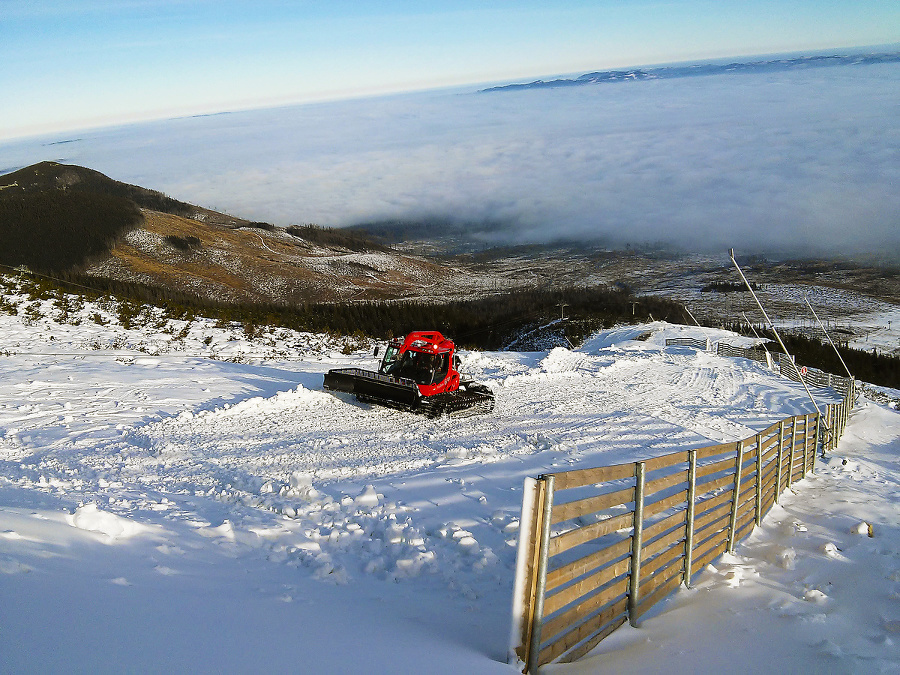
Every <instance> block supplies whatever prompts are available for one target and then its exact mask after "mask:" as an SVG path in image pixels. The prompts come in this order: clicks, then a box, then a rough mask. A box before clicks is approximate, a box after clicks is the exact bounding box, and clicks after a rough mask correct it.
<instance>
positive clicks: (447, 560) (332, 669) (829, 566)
mask: <svg viewBox="0 0 900 675" xmlns="http://www.w3.org/2000/svg"><path fill="white" fill-rule="evenodd" d="M6 300H7V302H9V303H11V304H14V305H17V307H18V310H19V311H18V313H17V314H16V315H10V314H0V607H2V608H3V609H2V612H0V654H2V655H3V656H2V659H0V671H2V672H16V673H21V672H35V673H36V672H42V673H45V672H122V671H131V672H248V671H263V672H314V673H347V672H371V673H422V672H428V673H444V672H446V673H460V672H468V673H492V672H497V673H513V672H516V669H515V668H514V667H513V666H510V665H507V664H506V663H505V660H506V650H507V642H508V634H509V623H510V604H511V592H512V582H513V574H514V564H515V543H516V538H517V535H518V531H517V529H518V528H517V525H518V517H519V509H520V505H521V494H522V493H521V488H522V483H523V479H524V477H526V476H533V475H536V474H538V473H541V472H545V471H553V470H565V469H569V468H576V467H586V466H596V465H602V464H609V463H616V462H621V461H628V460H633V459H637V458H647V457H651V456H654V455H657V454H663V453H666V452H671V451H672V450H673V449H674V448H676V447H699V446H703V445H709V444H711V443H718V442H721V441H723V440H731V439H736V438H743V437H746V436H747V435H749V434H750V433H751V430H754V429H761V428H764V427H766V426H768V425H769V424H770V423H771V422H773V421H774V420H776V419H780V418H782V417H785V416H787V415H791V414H796V413H799V412H809V411H810V410H811V403H810V402H809V400H808V399H807V398H806V396H805V394H804V392H803V391H802V389H801V388H799V387H798V386H797V385H796V384H794V383H792V382H790V381H788V380H783V379H780V378H778V377H776V376H775V375H773V374H772V373H770V372H768V371H766V370H765V369H764V368H763V367H762V366H761V365H760V364H757V363H755V362H750V361H745V360H742V359H725V358H719V357H717V356H714V355H712V354H707V353H703V352H698V351H697V350H694V349H690V348H685V347H665V346H664V345H665V338H666V337H672V336H675V335H679V336H684V335H692V336H696V337H705V335H702V334H701V333H700V331H699V329H690V328H686V327H682V326H672V325H669V324H665V323H661V322H657V323H652V324H646V325H642V326H631V327H620V328H616V329H612V330H610V331H606V332H604V333H602V334H599V335H596V336H594V337H593V338H591V339H590V340H588V341H587V342H586V343H585V344H584V345H583V346H582V347H580V348H579V349H577V350H571V351H570V350H564V349H555V350H553V351H551V352H543V353H516V352H504V353H481V352H477V353H476V352H472V353H466V354H464V355H463V369H464V370H466V371H468V372H469V373H471V374H472V375H474V376H475V377H476V378H477V379H479V380H481V381H483V382H485V383H487V384H489V385H490V386H491V387H492V388H493V389H494V390H495V392H496V393H497V407H496V410H495V412H494V413H493V414H492V415H489V416H482V417H471V418H463V419H452V420H451V419H446V418H444V419H438V420H431V419H426V418H421V417H418V416H414V415H411V414H407V413H402V412H398V411H393V410H387V409H383V408H374V407H371V406H368V405H363V404H360V403H358V402H356V401H355V400H353V399H352V398H351V397H347V396H344V395H333V394H330V393H327V392H324V391H323V390H322V375H323V373H324V372H325V371H327V370H328V369H329V368H332V367H336V366H347V365H360V366H364V367H370V366H372V365H373V364H374V361H373V360H372V358H371V357H370V356H369V355H368V354H369V352H368V351H361V352H357V353H354V354H349V355H345V354H343V353H342V350H341V349H340V345H339V344H337V343H336V342H335V341H334V340H329V339H326V338H325V337H323V336H314V335H305V334H298V333H293V332H290V331H282V330H280V329H279V330H276V331H261V332H260V334H258V335H255V336H254V337H252V338H249V337H247V335H246V334H245V332H244V331H243V330H242V329H241V328H239V327H231V326H226V327H217V326H216V325H215V324H214V322H212V321H206V320H203V319H195V320H193V321H191V322H189V323H188V322H184V321H167V320H165V319H163V318H162V317H161V316H159V315H158V314H152V313H148V314H147V315H145V317H143V318H142V319H141V320H140V321H139V322H138V323H140V324H141V326H140V327H135V328H131V329H128V330H126V329H125V328H123V327H122V326H121V325H120V324H119V323H118V321H117V319H116V312H115V311H114V309H115V308H114V307H111V306H110V305H109V304H107V305H104V306H96V305H92V304H90V303H88V304H86V305H84V306H83V307H81V308H77V307H76V308H75V309H71V308H70V311H69V312H68V316H67V317H63V316H62V315H63V312H62V310H61V309H60V308H59V306H56V307H55V306H54V305H53V304H52V303H51V302H50V301H44V302H42V303H40V302H38V303H37V304H35V302H36V301H31V300H28V299H26V298H23V297H7V298H6ZM28 306H31V307H32V309H31V310H30V312H29V313H26V308H27V307H28ZM151 314H152V315H151ZM95 315H96V316H95ZM59 318H66V320H67V321H68V322H67V323H61V322H59V321H57V320H56V319H59ZM74 321H78V324H77V325H74V323H73V322H74ZM98 321H99V323H98ZM706 335H708V336H710V337H712V338H713V339H718V338H719V337H722V336H726V337H727V340H728V341H729V342H731V343H732V344H739V343H740V341H741V338H739V337H737V336H732V335H730V334H727V333H724V332H717V331H712V330H710V329H707V331H706ZM638 338H640V339H638ZM213 355H214V356H216V357H217V358H211V357H212V356H213ZM817 393H818V395H819V396H820V402H822V403H826V402H831V401H834V400H837V399H836V395H835V394H834V392H829V391H819V392H817ZM898 450H900V417H898V414H897V412H896V411H895V410H891V409H888V408H885V407H880V406H877V405H875V404H872V403H864V404H863V405H862V407H861V408H859V409H858V411H857V412H856V413H854V416H853V418H852V421H851V424H850V426H849V427H848V430H847V433H846V435H845V437H844V439H843V440H842V442H841V445H840V446H839V448H838V451H837V452H836V453H835V454H834V455H833V456H831V457H829V458H828V459H827V460H826V462H825V463H820V464H819V467H820V468H819V471H818V474H817V476H816V477H814V478H812V479H810V480H807V481H805V482H801V483H799V484H797V485H796V486H795V490H794V491H789V492H788V493H787V494H786V495H785V497H784V499H783V500H782V504H781V505H780V506H778V507H775V508H774V509H773V511H772V512H771V514H770V515H769V517H768V518H767V520H766V522H765V524H764V526H763V527H762V528H760V529H759V530H758V531H757V532H756V533H754V535H753V536H752V537H751V538H750V539H748V540H746V541H745V542H744V543H743V544H741V545H740V546H739V547H738V549H737V551H736V554H735V555H734V556H729V557H726V558H725V559H723V560H722V561H721V562H717V563H716V565H715V568H713V567H710V568H709V569H708V570H706V571H705V572H704V573H703V575H702V576H701V577H700V579H699V582H698V583H697V585H696V586H695V588H694V589H692V590H681V591H679V592H678V593H676V594H675V595H674V596H673V597H672V598H670V600H668V601H667V602H665V603H662V604H661V605H660V606H658V607H657V608H656V609H654V610H653V612H652V613H651V614H650V615H648V617H647V618H646V620H645V621H644V625H643V627H642V628H640V629H632V628H623V629H622V630H620V631H619V632H617V633H616V634H615V635H614V636H612V637H611V638H609V639H607V640H606V641H604V642H603V643H601V645H600V646H599V647H598V650H597V653H596V655H594V656H591V657H589V658H588V659H587V660H584V661H582V662H580V663H578V664H571V665H566V666H553V667H552V668H550V670H553V671H554V672H561V673H585V672H618V671H622V670H629V671H642V670H643V671H646V672H650V671H656V670H661V669H662V666H663V663H665V664H666V668H667V669H669V670H675V671H679V672H696V671H700V670H710V669H711V668H712V667H713V666H717V665H718V666H721V667H729V668H730V669H732V670H735V669H736V670H737V671H738V672H747V671H757V670H769V671H775V672H787V671H791V670H797V669H799V668H800V667H801V666H802V667H803V668H807V669H813V670H817V671H823V672H890V671H894V670H897V669H898V668H900V653H898V646H897V644H896V643H897V641H898V640H900V602H898V600H900V536H898V534H900V533H898V526H897V523H898V522H900V507H898V498H900V487H898V479H897V468H898ZM844 460H846V462H845V461H844ZM863 522H865V523H866V524H867V525H868V524H871V525H872V532H873V535H874V536H873V537H872V538H869V537H868V527H867V526H866V527H863V528H862V530H864V532H863V534H860V533H859V531H860V525H861V524H862V523H863ZM740 664H743V667H741V665H740ZM735 666H737V667H735Z"/></svg>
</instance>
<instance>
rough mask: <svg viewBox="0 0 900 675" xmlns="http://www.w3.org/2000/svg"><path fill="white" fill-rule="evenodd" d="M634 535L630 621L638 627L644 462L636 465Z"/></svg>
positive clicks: (629, 585) (630, 587)
mask: <svg viewBox="0 0 900 675" xmlns="http://www.w3.org/2000/svg"><path fill="white" fill-rule="evenodd" d="M634 479H635V487H634V533H633V534H632V537H631V575H630V577H629V584H628V621H629V623H631V625H632V626H634V627H635V628H637V627H638V619H637V609H638V601H639V600H640V597H641V548H643V545H644V483H645V470H644V462H635V463H634Z"/></svg>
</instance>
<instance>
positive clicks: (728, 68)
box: [481, 52, 900, 93]
mask: <svg viewBox="0 0 900 675" xmlns="http://www.w3.org/2000/svg"><path fill="white" fill-rule="evenodd" d="M898 62H900V52H884V53H877V54H853V55H848V54H831V55H818V56H797V57H791V58H783V59H770V60H763V61H746V62H740V61H735V62H731V63H685V64H678V65H674V66H660V67H658V68H626V69H620V70H602V71H596V72H592V73H585V74H584V75H581V76H580V77H577V78H575V79H567V78H560V79H555V80H535V81H534V82H524V83H516V84H504V85H500V86H496V87H489V88H487V89H482V90H481V93H485V92H498V91H511V90H513V91H514V90H520V89H554V88H562V87H580V86H584V85H591V84H605V83H609V82H629V81H632V82H633V81H638V80H669V79H676V78H684V77H701V76H708V75H723V74H728V73H766V72H769V73H774V72H783V71H788V70H801V69H808V68H830V67H836V66H857V65H872V64H878V63H898Z"/></svg>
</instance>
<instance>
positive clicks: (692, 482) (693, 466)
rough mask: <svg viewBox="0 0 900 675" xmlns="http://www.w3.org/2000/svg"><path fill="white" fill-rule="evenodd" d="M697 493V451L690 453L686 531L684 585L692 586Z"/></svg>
mask: <svg viewBox="0 0 900 675" xmlns="http://www.w3.org/2000/svg"><path fill="white" fill-rule="evenodd" d="M696 494H697V451H696V450H691V451H690V452H689V453H688V489H687V514H686V520H687V523H686V524H685V531H684V585H685V586H687V587H688V588H690V587H691V565H692V564H693V562H694V560H693V559H694V499H695V497H696Z"/></svg>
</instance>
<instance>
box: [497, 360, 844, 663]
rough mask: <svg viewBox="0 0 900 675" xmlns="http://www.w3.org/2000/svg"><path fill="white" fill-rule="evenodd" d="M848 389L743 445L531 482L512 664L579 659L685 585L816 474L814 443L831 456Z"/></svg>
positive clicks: (522, 527)
mask: <svg viewBox="0 0 900 675" xmlns="http://www.w3.org/2000/svg"><path fill="white" fill-rule="evenodd" d="M786 363H787V361H786V360H785V361H782V366H783V367H784V368H785V369H790V368H793V369H794V370H796V366H793V364H791V365H790V366H786V365H785V364H786ZM848 382H849V384H847V389H846V394H845V397H844V400H843V401H842V402H841V403H838V404H829V405H827V406H826V407H825V411H824V413H823V415H822V417H819V416H818V415H814V414H812V415H798V416H794V417H790V418H786V419H784V420H782V421H781V422H778V423H776V424H773V425H771V426H770V427H769V428H767V429H765V430H764V431H762V432H760V433H759V434H757V435H755V436H752V437H750V438H747V439H743V440H741V441H738V442H730V443H721V444H717V445H712V446H708V447H705V448H698V449H696V450H685V451H679V452H674V453H670V454H668V455H664V456H661V457H656V458H653V459H650V460H647V461H645V462H636V463H628V464H618V465H614V466H607V467H597V468H591V469H581V470H576V471H568V472H560V473H556V474H547V475H545V476H541V477H539V478H538V479H527V480H526V485H525V491H524V497H523V505H522V518H521V520H520V532H519V549H518V559H517V565H516V584H515V588H514V594H513V629H512V635H511V640H510V657H511V659H516V660H519V661H521V662H523V663H524V664H525V668H526V672H532V673H533V672H535V671H536V669H537V668H538V667H539V666H540V665H543V664H546V663H550V662H551V661H563V662H564V661H572V660H575V659H577V658H580V657H581V656H584V655H585V654H587V653H588V652H589V651H590V650H591V649H593V648H594V647H595V646H596V645H597V644H598V643H599V642H600V641H601V640H603V639H604V638H605V637H606V636H608V635H609V634H610V633H611V632H612V631H614V630H615V629H616V628H618V627H619V626H621V625H622V624H623V623H625V621H628V620H631V622H632V623H634V624H635V625H638V624H637V621H638V620H639V619H640V618H641V617H642V616H643V615H645V614H646V613H647V612H648V611H649V610H650V609H651V608H652V607H654V606H655V605H656V604H657V603H658V602H659V601H661V600H662V599H664V598H665V597H667V596H668V595H669V593H671V592H672V591H673V590H674V589H675V588H677V587H678V585H680V584H682V583H684V584H686V585H690V583H691V577H693V576H695V575H696V574H698V573H699V572H700V571H702V570H703V568H704V567H706V565H708V564H709V563H711V562H712V561H713V560H715V559H716V558H717V557H718V556H720V555H721V554H722V553H723V552H724V551H726V550H730V549H731V548H732V547H733V546H734V544H735V542H737V541H740V540H741V539H742V538H743V537H745V536H747V535H748V534H749V533H750V532H751V531H752V530H753V528H754V527H755V526H756V524H757V523H758V522H759V521H760V519H761V518H762V517H763V516H764V515H765V514H766V513H767V512H768V511H769V510H770V509H771V508H772V506H773V505H774V504H775V503H777V501H778V497H779V495H780V494H781V493H782V492H783V490H785V489H787V488H788V487H790V486H791V485H792V483H794V482H795V481H797V480H800V479H802V478H803V477H804V476H806V475H807V473H809V472H810V471H812V470H813V469H814V467H815V455H816V453H817V450H818V443H819V440H820V435H821V437H822V438H821V442H822V443H823V446H822V447H823V451H824V450H827V449H830V448H833V447H834V445H835V444H836V442H837V438H838V437H839V436H840V434H841V432H842V431H843V430H844V427H845V426H846V422H847V416H848V414H849V411H850V409H851V408H852V405H853V395H854V389H853V382H852V381H848ZM820 432H821V433H820ZM567 490H574V492H571V493H568V494H569V495H570V496H569V498H566V491H567ZM586 492H587V493H588V494H587V496H584V495H585V493H586ZM591 492H593V493H594V494H590V493H591ZM561 493H562V494H561ZM558 495H559V496H561V497H562V499H559V500H557V496H558ZM571 495H575V498H574V499H573V498H572V497H571ZM654 497H658V498H656V499H654ZM557 501H558V503H557ZM584 520H588V521H591V522H588V523H586V524H584V523H583V521H584ZM554 528H555V530H556V531H554Z"/></svg>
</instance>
